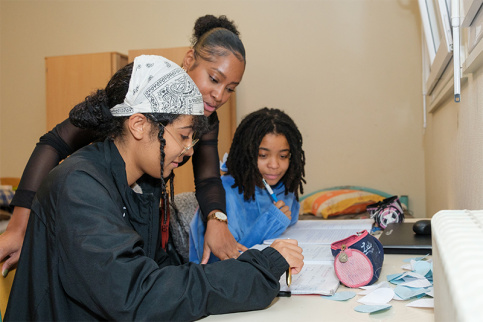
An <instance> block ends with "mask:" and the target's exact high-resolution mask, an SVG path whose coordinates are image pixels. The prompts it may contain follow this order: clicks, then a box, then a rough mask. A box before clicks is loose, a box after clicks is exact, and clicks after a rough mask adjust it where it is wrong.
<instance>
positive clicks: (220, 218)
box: [206, 211, 228, 223]
mask: <svg viewBox="0 0 483 322" xmlns="http://www.w3.org/2000/svg"><path fill="white" fill-rule="evenodd" d="M210 219H216V220H218V221H221V222H224V223H228V217H227V216H226V215H225V214H224V213H222V212H221V211H215V212H213V213H211V214H209V215H208V217H207V218H206V220H207V221H208V220H210Z"/></svg>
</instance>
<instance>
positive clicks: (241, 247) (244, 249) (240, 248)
mask: <svg viewBox="0 0 483 322" xmlns="http://www.w3.org/2000/svg"><path fill="white" fill-rule="evenodd" d="M236 245H237V248H238V250H239V251H242V252H246V251H247V250H248V248H246V247H245V246H243V245H242V244H240V243H236Z"/></svg>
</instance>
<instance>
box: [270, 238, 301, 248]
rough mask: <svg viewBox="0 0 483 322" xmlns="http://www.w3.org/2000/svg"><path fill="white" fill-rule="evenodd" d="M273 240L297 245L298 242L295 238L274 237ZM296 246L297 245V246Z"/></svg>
mask: <svg viewBox="0 0 483 322" xmlns="http://www.w3.org/2000/svg"><path fill="white" fill-rule="evenodd" d="M274 242H279V243H280V242H282V243H288V244H292V245H298V244H299V242H298V241H297V240H296V239H289V238H287V239H276V240H275V241H274ZM297 247H298V246H297Z"/></svg>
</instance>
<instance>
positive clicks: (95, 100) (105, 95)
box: [69, 63, 208, 214]
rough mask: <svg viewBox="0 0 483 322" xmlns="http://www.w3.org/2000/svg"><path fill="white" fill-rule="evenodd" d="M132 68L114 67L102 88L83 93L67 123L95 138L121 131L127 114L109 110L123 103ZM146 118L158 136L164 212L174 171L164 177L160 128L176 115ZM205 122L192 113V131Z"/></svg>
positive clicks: (204, 126) (203, 128)
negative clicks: (87, 130)
mask: <svg viewBox="0 0 483 322" xmlns="http://www.w3.org/2000/svg"><path fill="white" fill-rule="evenodd" d="M132 70H133V63H130V64H127V65H126V66H125V67H123V68H121V69H120V70H118V71H117V72H116V73H115V74H114V75H113V76H112V78H111V80H110V81H109V83H108V84H107V86H106V88H105V89H99V90H97V92H95V93H92V94H91V95H89V96H87V97H86V98H85V100H84V101H83V102H81V103H79V104H77V105H76V106H74V108H73V109H72V110H71V111H70V113H69V120H70V122H71V123H72V124H73V125H75V126H77V127H79V128H83V129H89V130H92V131H94V132H96V133H97V136H98V138H99V139H104V138H110V139H111V140H114V139H115V138H116V137H120V136H122V135H123V133H124V122H125V121H126V120H127V119H128V118H129V117H127V116H122V117H113V116H112V114H111V111H110V109H111V108H112V107H114V106H115V105H117V104H120V103H122V102H124V98H125V97H126V94H127V91H128V89H129V82H130V80H131V74H132ZM144 116H146V118H147V119H148V121H149V122H150V123H151V124H153V125H155V126H154V127H153V128H155V129H156V128H157V130H158V139H159V142H160V143H161V148H160V149H161V151H160V153H161V195H162V196H161V197H162V200H163V207H164V209H163V210H164V214H167V213H168V212H167V207H168V203H167V202H166V201H167V199H168V193H167V189H166V182H167V181H169V183H170V189H169V191H170V199H171V200H170V201H171V203H172V204H174V184H173V181H174V173H173V172H171V174H170V175H169V176H168V177H167V178H165V177H164V157H165V152H164V147H165V145H166V140H165V139H164V137H163V136H164V127H163V126H161V125H160V124H162V125H164V126H166V125H168V124H171V123H173V122H174V120H176V119H177V118H178V117H179V116H180V115H178V114H166V113H153V114H151V113H146V114H144ZM207 126H208V123H207V119H206V117H205V116H203V115H193V130H194V131H195V132H197V133H204V132H206V129H207Z"/></svg>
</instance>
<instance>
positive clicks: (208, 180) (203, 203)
mask: <svg viewBox="0 0 483 322" xmlns="http://www.w3.org/2000/svg"><path fill="white" fill-rule="evenodd" d="M209 121H210V124H212V125H211V130H210V131H209V132H208V133H205V134H203V135H202V136H201V138H200V141H199V142H198V144H197V145H195V153H194V154H193V174H194V177H195V187H196V199H197V200H198V204H199V205H200V209H201V213H202V217H203V221H206V217H207V216H208V214H209V213H210V212H211V211H213V210H221V211H223V212H224V213H226V199H225V189H224V188H223V184H222V183H221V179H220V158H219V156H218V132H219V126H220V123H219V121H218V117H217V115H216V113H213V114H212V115H211V116H210V118H209Z"/></svg>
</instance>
